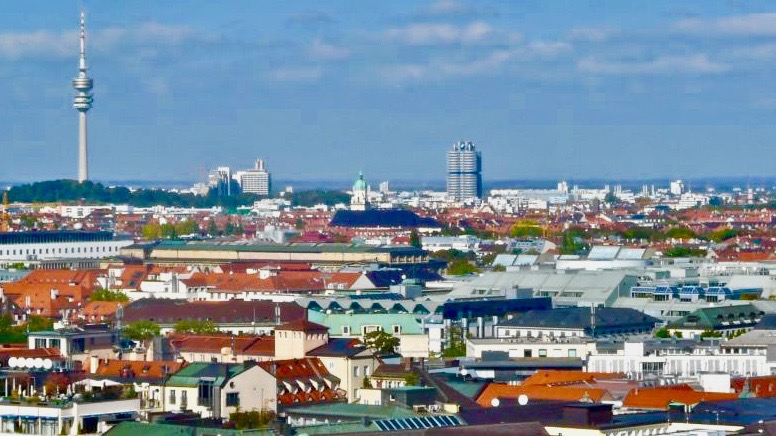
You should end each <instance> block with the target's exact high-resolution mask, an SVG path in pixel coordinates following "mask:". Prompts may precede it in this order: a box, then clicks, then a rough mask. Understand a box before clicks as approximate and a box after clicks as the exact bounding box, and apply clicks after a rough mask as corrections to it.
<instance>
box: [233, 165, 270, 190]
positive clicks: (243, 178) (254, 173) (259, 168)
mask: <svg viewBox="0 0 776 436" xmlns="http://www.w3.org/2000/svg"><path fill="white" fill-rule="evenodd" d="M271 187H272V186H271V180H270V176H269V172H268V171H267V168H266V167H265V165H264V160H263V159H259V160H257V161H256V165H255V166H254V168H253V169H252V170H247V171H243V172H242V173H241V174H240V188H241V189H242V192H244V193H249V194H258V195H269V192H270V189H271Z"/></svg>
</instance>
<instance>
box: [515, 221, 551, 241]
mask: <svg viewBox="0 0 776 436" xmlns="http://www.w3.org/2000/svg"><path fill="white" fill-rule="evenodd" d="M509 234H510V235H511V236H512V237H513V238H536V237H541V236H542V235H543V234H544V230H543V229H542V226H541V225H540V224H539V223H538V222H537V221H534V220H521V221H518V222H516V223H515V224H514V225H513V226H512V228H511V229H510V230H509Z"/></svg>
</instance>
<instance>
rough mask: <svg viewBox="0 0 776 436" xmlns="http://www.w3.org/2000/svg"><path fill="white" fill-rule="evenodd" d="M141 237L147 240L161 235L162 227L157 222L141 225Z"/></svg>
mask: <svg viewBox="0 0 776 436" xmlns="http://www.w3.org/2000/svg"><path fill="white" fill-rule="evenodd" d="M142 234H143V238H144V239H147V240H149V241H151V240H154V239H159V238H161V237H162V227H161V226H160V225H159V223H148V224H146V225H144V226H143V230H142Z"/></svg>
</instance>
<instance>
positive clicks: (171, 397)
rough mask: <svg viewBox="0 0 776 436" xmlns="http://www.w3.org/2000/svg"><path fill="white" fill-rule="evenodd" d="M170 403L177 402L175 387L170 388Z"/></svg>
mask: <svg viewBox="0 0 776 436" xmlns="http://www.w3.org/2000/svg"><path fill="white" fill-rule="evenodd" d="M170 404H175V389H170Z"/></svg>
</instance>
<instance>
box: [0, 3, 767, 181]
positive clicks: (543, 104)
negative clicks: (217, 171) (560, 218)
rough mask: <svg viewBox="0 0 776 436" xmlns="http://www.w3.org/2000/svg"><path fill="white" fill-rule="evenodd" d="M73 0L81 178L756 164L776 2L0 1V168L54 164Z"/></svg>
mask: <svg viewBox="0 0 776 436" xmlns="http://www.w3.org/2000/svg"><path fill="white" fill-rule="evenodd" d="M82 6H83V7H84V8H85V9H86V11H87V33H88V36H89V42H88V46H87V49H88V61H89V66H90V75H91V76H92V78H93V79H94V81H95V88H94V94H95V104H94V108H93V109H92V111H90V112H89V123H90V124H89V129H90V138H89V139H90V171H91V176H92V178H93V179H96V180H128V179H135V180H137V179H142V180H191V181H195V180H197V179H200V178H201V177H202V176H201V175H202V172H203V170H204V169H206V168H211V167H214V166H216V165H229V166H232V167H234V168H247V167H249V166H250V165H251V164H252V162H253V161H254V160H255V159H257V158H264V159H265V160H266V162H267V166H268V168H269V170H270V171H271V172H272V173H273V177H275V178H278V179H285V180H288V179H298V180H302V179H349V178H353V177H355V175H356V174H357V173H358V171H359V170H364V172H365V175H366V176H367V178H369V179H371V180H374V181H377V180H392V179H419V180H420V179H425V180H428V179H443V178H444V176H445V174H444V153H445V151H446V150H447V149H448V148H449V147H450V146H451V144H452V143H453V142H454V141H456V140H471V141H474V142H475V143H476V144H477V145H478V147H479V148H480V150H481V151H482V153H483V166H484V177H485V178H486V179H488V180H498V179H556V178H557V179H560V178H567V179H579V178H596V179H611V180H616V179H638V178H660V177H671V178H673V177H678V178H693V177H709V176H714V175H719V176H744V177H746V176H752V177H754V176H772V175H774V172H773V170H772V162H773V161H774V158H776V148H775V147H774V141H776V139H775V138H776V127H774V125H775V124H776V123H774V113H775V112H776V75H774V67H776V5H774V4H773V3H771V2H750V1H745V0H731V1H720V2H714V1H708V0H704V1H688V2H673V1H649V2H643V1H633V2H631V1H625V0H616V1H580V0H572V1H542V2H528V1H526V2H523V1H514V2H466V1H463V0H440V1H431V2H420V1H389V2H387V1H351V2H344V1H342V2H329V1H315V2H265V1H255V0H251V1H225V2H213V1H196V0H189V1H186V2H150V1H149V2H141V1H127V2H113V1H82V2H77V1H57V2H51V1H42V0H31V1H27V2H23V3H22V2H17V3H15V4H14V6H13V8H14V9H15V10H13V11H9V10H8V9H9V8H6V12H4V14H2V15H0V87H1V88H2V89H1V93H2V96H3V98H2V99H0V147H2V150H4V153H3V158H2V159H0V180H13V181H33V180H47V179H54V178H74V176H75V174H76V159H77V156H76V151H77V137H76V135H77V131H76V126H77V125H76V112H75V110H74V109H72V107H71V98H72V94H73V90H72V88H70V80H71V79H72V78H73V77H74V76H75V74H76V72H77V71H76V68H77V47H78V41H77V23H78V12H79V9H80V8H81V7H82Z"/></svg>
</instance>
